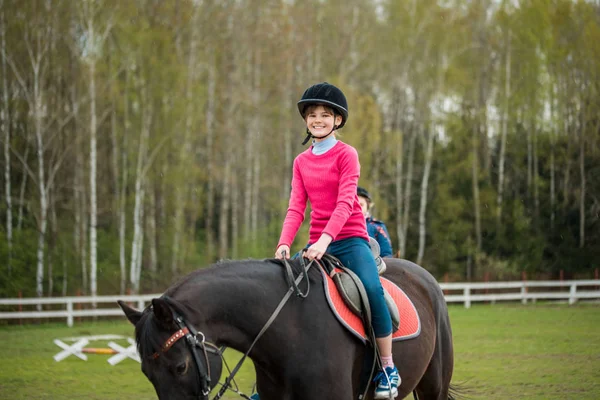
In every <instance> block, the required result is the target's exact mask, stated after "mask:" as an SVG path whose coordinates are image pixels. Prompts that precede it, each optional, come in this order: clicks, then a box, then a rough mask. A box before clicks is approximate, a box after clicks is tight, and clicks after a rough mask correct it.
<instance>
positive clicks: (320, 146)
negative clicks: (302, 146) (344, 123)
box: [312, 135, 338, 156]
mask: <svg viewBox="0 0 600 400" xmlns="http://www.w3.org/2000/svg"><path fill="white" fill-rule="evenodd" d="M337 142H338V140H337V139H336V137H335V136H333V135H332V136H329V137H328V138H327V139H325V140H323V141H321V142H315V141H314V140H313V145H312V153H313V154H314V155H316V156H320V155H321V154H325V153H327V152H328V151H329V150H331V149H332V148H333V146H335V144H336V143H337Z"/></svg>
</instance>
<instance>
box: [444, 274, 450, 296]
mask: <svg viewBox="0 0 600 400" xmlns="http://www.w3.org/2000/svg"><path fill="white" fill-rule="evenodd" d="M448 282H449V279H448V273H447V272H446V273H445V274H444V283H448ZM447 295H448V290H444V296H447Z"/></svg>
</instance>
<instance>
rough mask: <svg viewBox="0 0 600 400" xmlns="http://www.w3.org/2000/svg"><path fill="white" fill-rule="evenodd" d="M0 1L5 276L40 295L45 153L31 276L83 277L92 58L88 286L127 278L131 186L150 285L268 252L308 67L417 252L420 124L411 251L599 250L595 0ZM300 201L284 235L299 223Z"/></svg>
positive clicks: (541, 256) (489, 264) (530, 268)
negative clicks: (332, 97) (338, 101)
mask: <svg viewBox="0 0 600 400" xmlns="http://www.w3.org/2000/svg"><path fill="white" fill-rule="evenodd" d="M0 8H1V11H2V13H3V15H4V20H3V21H4V22H3V25H2V27H3V29H4V31H5V33H6V34H5V36H3V38H4V39H6V49H5V50H6V52H5V53H6V57H7V58H6V60H7V69H6V72H5V70H4V69H2V71H1V72H0V74H3V77H4V78H6V81H7V89H6V90H7V92H6V93H7V94H8V104H5V103H4V101H3V100H2V102H1V105H0V114H2V115H8V116H10V118H11V120H10V121H8V122H10V124H0V128H1V132H0V133H1V135H0V142H2V143H4V138H5V137H7V136H6V133H10V143H9V144H10V146H9V147H10V151H9V154H8V162H9V163H10V167H11V168H10V176H9V182H5V181H4V179H5V178H4V176H5V175H4V173H2V174H0V181H1V182H0V183H1V184H2V185H1V187H2V189H1V192H0V197H2V200H3V201H2V202H1V203H0V220H1V221H2V226H3V229H2V233H0V235H2V237H0V239H2V240H1V241H0V267H2V271H3V274H2V275H1V276H0V295H2V296H11V297H12V296H16V295H17V293H18V292H19V291H21V292H22V293H23V294H24V295H27V296H33V295H35V280H36V271H37V251H38V239H39V236H38V230H39V229H40V227H41V212H40V211H41V208H42V203H41V196H40V187H41V186H40V182H39V179H40V173H39V166H40V165H41V164H40V161H43V163H44V168H43V171H42V178H41V179H42V180H43V181H44V182H43V183H44V184H45V190H46V191H47V193H46V194H47V195H48V197H47V200H48V218H47V221H46V223H47V231H46V234H45V237H44V238H43V241H44V243H43V244H44V246H43V250H44V256H43V258H44V260H43V264H44V276H43V286H44V290H45V291H47V288H48V287H49V285H50V283H51V282H52V283H53V290H52V291H53V295H58V294H61V293H63V292H66V293H68V294H75V293H76V292H77V291H78V290H80V289H81V290H83V285H84V279H83V278H84V276H83V274H84V272H83V269H86V270H87V272H86V275H89V266H90V262H91V260H90V249H89V235H90V232H89V217H90V198H91V196H90V179H89V178H90V155H91V150H90V148H91V143H90V135H89V133H90V129H91V126H92V109H91V101H90V93H91V85H90V84H91V77H92V75H91V74H92V72H93V73H94V76H93V77H94V82H95V103H94V104H95V117H96V119H95V121H96V128H97V135H96V138H97V143H96V146H97V175H96V182H95V183H96V188H97V210H98V212H97V214H98V215H97V217H98V248H97V253H98V259H97V262H98V264H97V265H98V288H99V291H100V293H102V294H104V293H114V292H116V291H118V290H120V287H121V270H120V260H119V249H120V241H121V240H123V244H124V246H125V249H126V250H125V254H126V257H125V258H126V267H125V268H126V271H125V275H126V280H127V288H129V287H130V286H131V282H129V271H130V263H131V247H132V240H133V232H134V229H135V228H134V211H135V209H134V208H135V204H136V200H139V202H138V204H139V205H140V209H139V210H141V211H142V213H141V214H140V215H141V223H140V225H139V226H138V229H140V230H141V231H142V232H143V236H144V240H143V252H142V283H141V288H142V291H154V290H160V289H162V288H164V287H166V286H167V285H168V283H169V282H171V281H173V280H174V279H177V277H179V276H181V274H183V273H186V272H189V271H191V270H193V269H196V268H202V267H204V266H206V265H209V264H211V263H212V262H215V261H216V260H217V259H218V258H220V257H229V258H245V257H253V258H264V257H271V256H272V255H273V251H274V247H275V245H276V242H277V239H278V237H279V233H280V229H281V224H282V222H283V219H284V216H285V210H286V208H287V197H286V196H287V194H288V193H289V178H290V173H291V169H292V165H291V164H292V160H293V157H294V156H296V155H297V154H298V153H300V152H302V151H304V150H305V149H306V147H303V146H301V145H300V142H301V141H302V139H303V136H304V135H303V132H304V130H305V129H304V127H303V126H302V122H301V120H300V118H299V117H298V113H297V110H296V108H295V103H296V101H297V99H298V98H299V96H300V94H301V93H302V91H303V90H304V89H305V88H306V87H308V86H309V85H311V84H314V83H315V82H318V81H330V82H332V83H334V84H336V85H338V86H339V87H341V88H342V89H343V90H344V92H345V93H346V95H347V98H348V101H349V108H350V118H349V121H348V124H347V125H346V127H345V128H344V129H343V130H342V131H341V132H340V138H341V140H344V141H346V142H348V143H350V144H352V145H353V146H355V147H356V148H357V149H358V151H359V154H360V159H361V165H362V170H361V181H360V183H361V185H364V186H366V187H368V188H369V189H370V191H371V192H372V193H373V196H374V198H375V202H376V211H375V216H376V217H378V218H380V219H382V220H383V221H384V222H386V224H387V226H388V228H389V230H390V234H391V236H392V241H393V243H394V247H397V243H398V241H399V237H400V233H401V232H399V231H398V229H397V227H400V228H401V229H406V254H403V255H402V256H403V257H407V258H410V259H415V258H416V256H417V254H418V250H419V245H420V243H419V241H420V240H421V235H420V228H421V227H420V221H419V217H420V216H419V212H420V207H421V203H422V200H423V199H422V192H421V185H422V183H423V182H422V180H423V175H424V172H425V171H426V166H427V163H428V160H427V158H426V152H425V150H426V144H427V138H428V137H429V135H434V137H435V147H434V152H433V158H432V160H430V161H431V170H430V176H429V179H428V181H427V182H425V183H426V194H425V196H427V197H426V200H427V208H426V212H425V221H424V224H425V225H424V229H425V237H424V238H425V243H424V244H425V252H424V255H423V264H425V265H426V266H427V267H428V268H429V269H430V270H431V271H432V272H433V273H434V274H435V275H436V276H438V277H441V276H442V275H443V274H445V273H448V274H449V275H451V276H452V278H453V279H457V280H462V279H464V278H465V276H466V275H465V273H466V266H467V265H472V266H473V272H474V275H473V279H482V278H483V277H484V276H486V274H487V275H494V276H496V277H506V278H510V277H511V276H515V275H518V274H519V273H520V272H521V271H525V272H527V273H529V274H539V275H540V276H556V275H558V274H559V273H560V271H563V272H565V273H566V274H567V275H568V276H572V277H574V276H581V277H588V278H589V277H591V276H592V273H593V271H594V269H595V268H597V267H598V265H599V261H600V234H599V233H598V232H600V229H598V209H599V207H600V206H599V205H598V204H599V201H598V198H597V197H598V196H597V193H599V192H600V179H599V178H598V177H599V176H600V173H599V172H598V168H597V166H598V165H599V164H600V152H599V151H598V148H599V147H600V142H599V137H598V117H597V115H596V114H597V109H598V108H599V107H600V91H599V89H598V84H597V82H598V81H599V79H598V71H600V47H599V46H600V20H599V18H598V15H600V14H599V13H598V5H597V4H595V3H593V2H585V1H578V2H573V1H569V0H558V1H549V0H533V1H530V2H518V3H515V2H471V1H464V0H458V1H451V2H450V1H446V2H437V1H432V0H427V1H412V0H411V1H406V0H399V1H383V2H368V1H350V2H343V1H341V0H325V1H317V0H309V1H303V2H299V1H293V2H289V1H278V0H269V1H267V2H266V3H264V4H263V3H261V6H260V7H259V4H258V3H257V2H251V1H235V2H225V3H219V4H216V3H214V2H197V1H191V0H184V1H176V2H169V1H162V2H161V1H145V0H136V1H126V2H122V1H116V0H103V1H101V0H95V1H88V2H60V3H57V4H52V6H48V4H46V3H44V2H39V1H32V2H23V1H16V0H5V1H3V2H2V4H1V5H0ZM90 22H93V26H94V32H95V34H96V35H97V38H96V39H97V41H96V43H91V42H90V34H89V32H88V29H89V27H90V25H89V24H90ZM2 54H4V53H2ZM36 60H37V61H38V62H39V64H36ZM507 61H509V64H508V67H509V68H510V74H509V78H508V81H507V76H508V74H507V72H509V71H508V70H507ZM92 65H93V66H94V69H93V70H92ZM4 74H5V75H4ZM36 90H37V91H39V92H36ZM0 92H2V93H4V87H2V89H0ZM36 93H38V94H39V97H37V98H38V99H40V101H41V102H42V104H41V105H39V108H36V107H37V106H36V105H35V104H34V101H33V100H34V99H35V98H36ZM506 107H508V109H507V110H506ZM505 111H506V113H505ZM505 115H506V118H507V120H506V127H507V131H506V133H507V141H506V149H505V153H504V154H501V151H500V149H501V132H502V127H503V122H504V118H505ZM37 117H39V118H37ZM36 122H39V123H41V125H36ZM7 127H9V128H10V132H9V131H8V128H7ZM38 129H39V130H40V132H39V133H40V135H39V136H38V135H37V133H38ZM145 135H147V138H145V139H144V137H145ZM411 138H416V140H415V142H414V143H415V147H414V154H412V155H411V156H410V157H409V151H410V143H411ZM38 139H39V140H41V146H42V147H41V149H40V148H38ZM144 141H145V142H144ZM144 144H145V146H146V147H143V146H142V145H144ZM2 147H3V146H2ZM3 148H4V147H3ZM502 157H503V159H504V173H503V183H502V185H503V193H502V197H501V202H502V213H501V214H502V215H501V216H500V218H499V219H498V212H499V211H500V208H499V207H498V185H499V180H500V171H499V165H500V161H501V158H502ZM409 159H410V160H409ZM411 160H412V161H411ZM6 166H7V165H6V161H5V157H4V156H3V157H2V158H1V159H0V168H1V169H2V171H3V172H7V171H8V170H7V169H6ZM474 168H475V171H476V172H475V173H476V176H473V175H474ZM409 171H412V172H411V175H410V176H409V175H408V174H409ZM582 171H583V175H582ZM400 173H401V175H399V174H400ZM584 178H585V179H584ZM399 183H400V184H401V185H402V187H401V188H398V187H397V185H398V184H399ZM408 183H410V184H412V190H411V192H410V193H406V188H407V186H408ZM474 183H475V185H476V187H477V189H478V191H477V193H478V196H479V197H478V199H476V198H475V191H474V186H473V184H474ZM136 185H137V186H136ZM7 186H10V191H11V194H10V195H11V199H12V200H13V202H12V206H13V210H12V218H13V221H12V226H13V228H14V229H13V231H14V237H13V251H12V260H11V269H12V271H11V277H10V279H9V278H8V277H7V275H6V274H4V272H6V273H8V264H7V263H8V243H7V238H6V232H7V229H6V223H7V222H6V221H7V219H6V217H7V208H6V207H7V206H6V202H5V201H4V199H5V193H4V192H5V190H6V188H7ZM400 189H402V190H400ZM399 192H402V195H403V197H402V198H398V193H399ZM404 196H407V201H408V204H409V205H410V212H409V213H408V214H409V215H408V226H406V227H404V226H403V225H402V223H403V221H402V218H403V216H402V214H403V213H404V209H406V204H404V203H403V202H404V200H405V199H404ZM582 200H583V201H582ZM476 206H478V211H479V216H477V212H476ZM401 208H404V209H401ZM18 209H22V210H24V214H25V217H24V220H23V221H22V225H21V229H17V224H18V223H17V218H18V217H17V213H18V211H17V210H18ZM309 212H310V210H307V221H306V222H305V224H304V226H303V227H302V230H301V232H300V233H299V234H298V237H297V238H296V242H295V243H294V249H293V250H294V251H297V250H299V249H300V248H302V247H303V246H304V245H305V244H306V240H307V236H308V233H307V231H308V217H309ZM121 213H123V215H124V219H125V223H124V227H125V231H124V239H121V237H120V236H119V228H120V223H121V217H122V214H121ZM221 214H224V215H221ZM54 216H56V220H53V218H54ZM476 218H479V220H478V221H476ZM221 222H223V223H221ZM401 222H402V223H401ZM477 222H478V223H479V224H480V225H481V238H478V237H477V231H476V224H477ZM581 232H583V234H582V233H581ZM221 235H224V237H221ZM582 235H583V236H582ZM478 239H480V241H481V248H480V249H478V248H477V243H478V242H479V240H478ZM221 247H223V248H221ZM395 250H398V249H396V248H395ZM154 256H156V259H155V260H154V258H153V257H154ZM154 262H155V264H153V263H154ZM151 265H155V270H151ZM50 266H51V267H52V275H51V276H48V272H49V269H50ZM50 279H52V281H50Z"/></svg>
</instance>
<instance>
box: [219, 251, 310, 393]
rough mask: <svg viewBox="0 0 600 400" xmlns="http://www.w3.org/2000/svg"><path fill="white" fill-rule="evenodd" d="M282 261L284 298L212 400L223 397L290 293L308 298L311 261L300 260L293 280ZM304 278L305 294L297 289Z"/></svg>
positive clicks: (286, 263) (286, 261) (290, 271)
mask: <svg viewBox="0 0 600 400" xmlns="http://www.w3.org/2000/svg"><path fill="white" fill-rule="evenodd" d="M282 261H283V264H284V265H285V270H286V278H287V281H288V284H289V289H288V291H287V292H286V293H285V296H283V298H282V299H281V301H280V302H279V304H278V305H277V308H275V311H273V314H271V317H270V318H269V319H268V321H267V322H266V323H265V325H264V326H263V327H262V329H261V330H260V332H258V335H256V338H254V341H253V342H252V344H251V345H250V347H249V348H248V351H246V353H244V355H243V356H242V358H241V359H240V361H238V363H237V364H236V366H235V368H233V371H231V374H229V376H228V377H227V378H226V379H225V383H223V387H221V389H220V390H219V392H218V393H217V395H216V396H215V397H214V399H213V400H218V399H220V398H221V397H222V396H223V394H224V393H225V391H226V390H227V389H228V388H229V386H231V381H232V380H233V377H234V376H235V374H237V372H238V371H239V369H240V367H241V366H242V364H243V363H244V360H245V359H246V357H248V354H250V351H251V350H252V348H253V347H254V345H255V344H256V342H258V339H260V337H261V336H262V335H263V334H264V333H265V332H266V331H267V329H268V328H269V326H271V324H272V323H273V321H275V318H277V316H278V315H279V313H280V312H281V309H282V308H283V306H284V305H285V303H287V301H288V300H289V299H290V296H291V295H292V293H294V292H295V293H296V295H297V296H299V297H302V298H305V297H306V296H308V292H309V291H310V281H309V280H308V270H309V269H310V267H311V266H312V264H313V263H312V261H311V262H309V263H308V265H305V264H304V258H301V263H302V274H300V275H298V277H297V278H296V279H294V273H293V271H292V268H291V267H290V265H289V262H288V260H287V259H286V258H284V259H283V260H282ZM304 277H306V285H307V286H306V287H307V289H306V293H302V292H301V291H300V289H299V288H298V284H299V283H300V282H301V281H302V279H304Z"/></svg>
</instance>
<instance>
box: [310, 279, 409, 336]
mask: <svg viewBox="0 0 600 400" xmlns="http://www.w3.org/2000/svg"><path fill="white" fill-rule="evenodd" d="M320 270H321V274H322V275H323V284H324V286H325V295H326V297H327V302H328V303H329V307H330V308H331V311H333V314H334V315H335V317H336V318H337V319H338V321H340V323H341V324H342V325H343V326H345V327H346V328H347V329H348V330H349V331H350V332H351V333H352V334H353V335H354V336H356V337H357V338H359V339H360V340H362V341H363V342H365V343H366V341H367V334H366V332H365V327H364V325H363V322H362V319H361V318H360V317H359V316H358V315H356V314H355V313H353V312H352V310H350V308H349V307H348V306H347V305H346V302H345V301H344V300H343V299H342V296H341V295H340V293H339V291H338V289H337V286H336V285H335V283H334V282H333V279H331V277H330V276H329V275H328V274H327V273H325V271H324V270H323V269H322V268H320ZM379 279H380V280H381V284H382V286H383V287H384V288H385V289H386V290H387V291H388V293H389V294H390V295H391V296H392V298H393V299H394V302H395V303H396V306H397V307H398V312H399V313H400V327H399V328H398V330H396V331H395V332H394V333H393V334H392V340H393V341H398V340H407V339H412V338H415V337H417V336H419V333H421V320H420V319H419V314H418V313H417V309H416V308H415V305H414V304H413V302H412V300H411V299H409V298H408V296H407V295H406V293H404V291H403V290H402V289H400V288H399V287H398V286H397V285H396V284H395V283H392V281H390V280H388V279H386V278H384V277H382V276H380V277H379Z"/></svg>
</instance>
